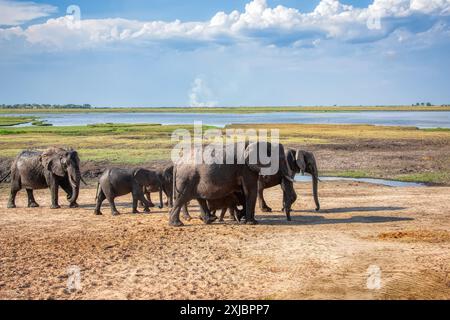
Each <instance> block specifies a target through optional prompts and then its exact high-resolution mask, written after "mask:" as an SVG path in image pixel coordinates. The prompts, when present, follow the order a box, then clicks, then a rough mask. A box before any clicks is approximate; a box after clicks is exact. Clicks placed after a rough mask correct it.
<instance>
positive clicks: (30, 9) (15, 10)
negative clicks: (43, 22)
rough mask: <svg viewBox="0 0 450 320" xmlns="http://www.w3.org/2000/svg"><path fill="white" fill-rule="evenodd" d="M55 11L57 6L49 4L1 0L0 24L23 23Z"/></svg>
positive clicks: (12, 24)
mask: <svg viewBox="0 0 450 320" xmlns="http://www.w3.org/2000/svg"><path fill="white" fill-rule="evenodd" d="M54 12H56V7H54V6H51V5H47V4H37V3H34V2H18V1H12V0H0V26H17V25H21V24H23V23H25V22H28V21H31V20H34V19H37V18H42V17H47V16H49V15H50V14H52V13H54Z"/></svg>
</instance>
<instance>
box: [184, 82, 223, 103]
mask: <svg viewBox="0 0 450 320" xmlns="http://www.w3.org/2000/svg"><path fill="white" fill-rule="evenodd" d="M213 97H214V95H213V93H212V91H211V89H210V88H209V87H208V86H207V85H206V83H205V81H204V80H203V79H202V78H201V77H197V78H195V80H194V82H193V83H192V87H191V91H190V92H189V106H190V107H216V106H217V104H218V103H217V101H213V100H211V99H213Z"/></svg>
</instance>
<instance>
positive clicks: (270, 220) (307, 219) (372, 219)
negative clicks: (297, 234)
mask: <svg viewBox="0 0 450 320" xmlns="http://www.w3.org/2000/svg"><path fill="white" fill-rule="evenodd" d="M256 218H257V220H258V222H259V223H260V224H263V225H314V224H339V223H385V222H395V221H411V220H414V219H413V218H406V217H383V216H354V217H350V218H340V219H339V218H333V219H328V218H326V217H323V216H319V215H316V216H292V217H291V218H292V221H287V220H286V218H285V217H284V216H282V215H276V216H275V215H271V216H260V217H259V218H258V217H256Z"/></svg>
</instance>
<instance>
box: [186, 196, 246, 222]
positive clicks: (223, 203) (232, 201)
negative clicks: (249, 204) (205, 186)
mask: <svg viewBox="0 0 450 320" xmlns="http://www.w3.org/2000/svg"><path fill="white" fill-rule="evenodd" d="M206 203H207V206H208V209H209V211H210V212H211V216H213V217H215V218H217V216H216V211H217V210H221V214H220V218H219V221H223V218H224V216H225V213H226V212H227V211H228V210H229V211H230V215H231V217H232V218H233V219H234V220H235V221H237V222H240V221H241V218H242V217H243V216H244V214H245V198H244V194H243V193H242V192H234V193H232V194H230V195H228V196H226V197H224V198H220V199H215V200H207V201H206ZM238 206H242V207H243V209H241V210H240V209H238V208H237V207H238ZM182 211H183V218H184V219H186V220H188V221H189V220H191V219H192V218H191V216H190V215H189V212H188V210H187V204H186V205H184V206H183V208H182Z"/></svg>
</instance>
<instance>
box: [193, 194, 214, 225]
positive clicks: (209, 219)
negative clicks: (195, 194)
mask: <svg viewBox="0 0 450 320" xmlns="http://www.w3.org/2000/svg"><path fill="white" fill-rule="evenodd" d="M197 201H198V204H199V205H200V213H201V215H200V219H202V220H203V222H204V223H206V224H211V223H213V222H214V221H216V220H217V217H216V216H215V215H212V214H211V212H210V211H209V208H208V203H207V202H206V200H205V199H197Z"/></svg>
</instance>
